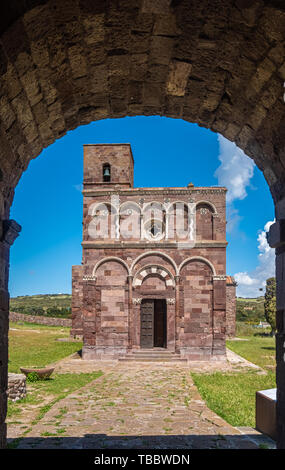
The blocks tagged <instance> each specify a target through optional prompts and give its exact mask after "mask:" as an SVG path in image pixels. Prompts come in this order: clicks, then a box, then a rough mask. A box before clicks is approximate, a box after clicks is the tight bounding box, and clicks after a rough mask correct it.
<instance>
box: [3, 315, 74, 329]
mask: <svg viewBox="0 0 285 470" xmlns="http://www.w3.org/2000/svg"><path fill="white" fill-rule="evenodd" d="M9 318H10V321H14V322H26V323H37V324H38V325H49V326H67V327H70V326H71V324H72V320H70V319H69V318H53V317H44V316H38V315H25V314H24V313H18V312H9Z"/></svg>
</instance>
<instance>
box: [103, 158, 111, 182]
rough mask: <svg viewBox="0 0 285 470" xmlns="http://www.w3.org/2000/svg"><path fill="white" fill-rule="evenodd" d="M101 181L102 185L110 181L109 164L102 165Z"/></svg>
mask: <svg viewBox="0 0 285 470" xmlns="http://www.w3.org/2000/svg"><path fill="white" fill-rule="evenodd" d="M103 181H104V183H109V182H110V181H111V166H110V165H109V163H104V165H103Z"/></svg>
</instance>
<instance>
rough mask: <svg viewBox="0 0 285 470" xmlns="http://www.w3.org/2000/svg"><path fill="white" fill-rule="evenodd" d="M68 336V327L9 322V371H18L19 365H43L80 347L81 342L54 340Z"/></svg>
mask: <svg viewBox="0 0 285 470" xmlns="http://www.w3.org/2000/svg"><path fill="white" fill-rule="evenodd" d="M68 336H69V328H64V327H54V326H46V325H33V324H30V323H26V324H23V325H19V324H18V323H12V322H11V323H10V331H9V362H8V367H9V372H16V373H17V372H20V367H21V366H23V367H27V366H38V367H43V366H46V365H48V364H50V363H52V362H56V361H58V360H60V359H62V358H64V357H66V356H69V355H70V354H72V353H74V352H76V351H78V350H80V349H81V347H82V342H80V341H79V342H76V343H67V342H60V341H56V339H57V338H65V337H68Z"/></svg>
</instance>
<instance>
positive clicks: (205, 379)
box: [192, 329, 276, 427]
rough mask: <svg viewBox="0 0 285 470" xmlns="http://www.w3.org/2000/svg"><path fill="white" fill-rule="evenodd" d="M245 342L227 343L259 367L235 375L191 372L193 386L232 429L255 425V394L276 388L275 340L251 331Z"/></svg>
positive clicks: (230, 347)
mask: <svg viewBox="0 0 285 470" xmlns="http://www.w3.org/2000/svg"><path fill="white" fill-rule="evenodd" d="M243 337H244V338H245V339H247V340H248V341H227V346H228V347H229V349H231V350H232V351H234V352H236V353H237V354H239V355H240V356H242V357H244V358H245V359H247V360H249V361H251V362H253V363H254V364H257V365H258V366H260V367H262V368H263V369H264V370H265V371H266V372H267V373H266V374H265V375H259V374H258V372H257V371H247V372H246V371H245V372H237V373H221V372H216V373H213V374H197V373H192V377H193V380H194V382H195V385H196V386H197V387H198V390H199V392H200V394H201V396H202V398H203V399H204V400H205V401H206V403H207V405H208V407H209V408H211V410H213V411H214V412H215V413H217V414H218V415H219V416H221V417H222V418H224V419H225V420H226V421H227V422H228V423H230V424H231V425H233V426H251V427H254V426H255V393H256V392H257V391H258V390H266V389H269V388H275V387H276V382H275V370H274V369H275V339H274V338H272V337H270V336H264V334H263V333H258V332H256V330H254V329H251V330H250V334H248V335H247V336H246V335H244V336H243Z"/></svg>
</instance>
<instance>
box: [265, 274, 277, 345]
mask: <svg viewBox="0 0 285 470" xmlns="http://www.w3.org/2000/svg"><path fill="white" fill-rule="evenodd" d="M264 314H265V318H266V321H267V322H268V323H269V325H270V326H271V334H272V336H273V335H274V334H275V331H276V279H275V277H270V278H269V279H267V280H266V291H265V296H264Z"/></svg>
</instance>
